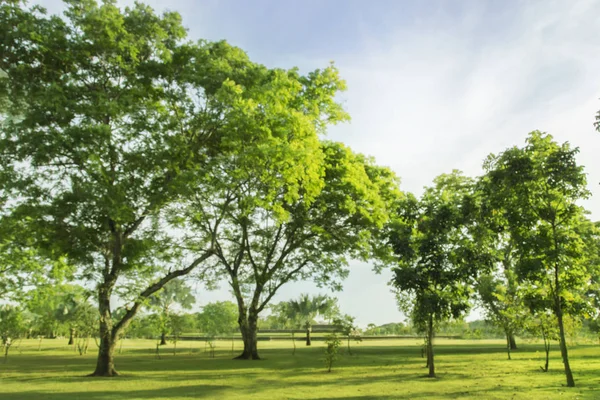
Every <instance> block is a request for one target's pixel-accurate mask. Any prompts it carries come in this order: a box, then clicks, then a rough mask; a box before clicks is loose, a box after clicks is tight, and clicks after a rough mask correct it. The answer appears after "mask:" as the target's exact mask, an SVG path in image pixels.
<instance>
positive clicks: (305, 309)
mask: <svg viewBox="0 0 600 400" xmlns="http://www.w3.org/2000/svg"><path fill="white" fill-rule="evenodd" d="M287 309H288V310H289V314H290V315H289V318H290V320H292V321H299V322H300V324H302V325H303V326H304V328H305V329H306V345H307V346H310V345H311V341H310V333H311V331H312V324H313V321H314V320H315V318H317V317H318V316H321V317H325V318H329V319H331V318H332V317H333V316H334V315H335V314H337V312H338V306H337V299H334V298H331V297H328V296H325V295H317V296H314V297H310V296H309V295H308V294H302V295H300V298H299V299H298V300H290V301H289V307H287Z"/></svg>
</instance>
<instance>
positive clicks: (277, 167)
mask: <svg viewBox="0 0 600 400" xmlns="http://www.w3.org/2000/svg"><path fill="white" fill-rule="evenodd" d="M336 80H337V77H336V75H334V72H333V71H327V70H326V71H323V72H322V73H320V74H319V75H314V76H311V78H310V80H308V81H307V83H306V84H307V85H308V86H309V88H308V89H306V90H305V91H304V92H307V93H312V91H314V92H315V93H314V94H311V96H310V97H309V100H311V99H313V98H319V93H321V94H320V96H321V97H324V98H325V99H329V100H331V98H330V96H332V95H333V93H335V90H333V89H335V88H336V87H337V86H338V84H337V83H336ZM317 82H319V83H318V84H319V85H327V87H329V86H331V87H333V89H331V88H330V89H327V91H326V92H324V93H322V91H321V90H317V89H312V87H313V86H314V85H316V84H317ZM327 82H329V83H327ZM267 100H268V99H267ZM309 100H305V101H303V102H299V101H298V102H297V103H298V104H300V105H301V106H300V110H299V111H298V112H297V113H295V114H294V115H292V116H290V118H292V117H294V118H298V115H296V114H300V115H304V113H305V112H306V111H304V109H305V108H307V104H306V102H307V101H309ZM308 104H311V102H309V103H308ZM320 104H321V102H317V103H315V104H313V105H312V106H311V107H310V108H308V111H310V110H317V111H318V107H319V106H322V105H320ZM269 106H270V107H272V105H270V104H269ZM332 106H333V105H332ZM322 107H324V106H322ZM328 107H329V106H328ZM265 108H266V107H265ZM334 110H337V109H336V108H334ZM317 111H313V112H317ZM320 113H323V114H325V115H320V114H318V113H317V115H308V116H307V117H306V118H303V120H304V121H303V124H300V123H297V124H294V125H291V126H289V127H284V128H280V127H278V126H275V127H274V128H273V129H272V130H271V132H270V134H274V133H278V134H280V135H281V134H282V135H284V136H283V138H281V137H277V138H276V139H277V140H275V139H274V140H273V142H272V146H270V147H267V146H265V147H262V148H259V149H257V150H256V151H255V152H245V153H244V155H243V156H240V157H237V158H236V159H229V160H227V161H226V162H225V161H224V165H223V168H222V169H221V170H220V171H219V174H218V175H217V174H215V176H218V181H219V185H221V188H222V189H221V190H220V191H219V192H208V191H206V190H205V189H203V188H202V187H199V188H198V189H197V191H196V194H195V196H196V200H195V201H193V202H191V203H190V204H189V206H188V208H187V218H186V219H187V220H188V221H190V224H191V225H192V229H194V230H195V231H196V232H198V233H199V234H200V235H201V236H204V235H211V237H213V240H214V244H215V252H216V255H217V259H218V263H219V267H220V270H221V272H222V273H223V275H225V277H226V278H227V280H228V283H229V285H230V286H231V288H232V290H233V293H234V295H235V297H236V300H237V304H238V311H239V318H238V322H239V325H240V330H241V333H242V336H243V340H244V351H243V352H242V354H241V355H240V356H239V358H241V359H258V358H259V355H258V349H257V338H256V332H257V323H258V318H259V313H260V312H262V311H263V310H264V309H265V307H266V306H267V305H268V304H269V302H270V301H271V299H272V298H273V296H275V294H276V293H277V291H278V290H279V289H280V288H281V287H282V286H283V285H285V284H286V283H287V282H291V281H297V280H313V281H316V282H317V283H318V284H319V285H326V286H330V287H333V288H339V287H340V284H339V278H343V277H345V276H346V275H347V273H348V271H347V268H346V267H347V263H348V259H349V258H355V259H366V258H369V257H373V256H375V257H380V256H382V255H383V254H384V251H385V250H387V248H385V247H384V246H381V241H380V239H381V231H380V229H381V228H382V227H383V226H384V224H385V223H386V221H387V219H388V215H389V210H390V208H391V203H392V202H393V201H394V200H395V199H396V198H397V197H398V193H399V190H398V182H397V178H396V177H395V176H394V174H393V173H391V172H390V171H389V170H388V169H386V168H381V167H378V166H376V165H374V164H373V162H372V160H370V159H368V158H366V157H364V156H362V155H358V154H355V153H353V152H352V151H351V150H350V149H348V148H347V147H346V146H344V145H342V144H340V143H332V142H322V143H318V141H316V140H317V139H316V136H315V135H316V133H318V131H319V130H317V129H315V128H313V127H314V126H315V124H317V123H318V122H319V121H322V120H326V119H327V118H329V117H327V115H328V114H330V113H331V111H330V110H329V109H328V108H325V109H324V110H323V111H321V112H320ZM334 120H335V119H334ZM275 122H276V121H273V122H272V123H275ZM275 128H278V129H275ZM317 128H318V125H317ZM307 129H308V131H306V130H307ZM242 143H243V142H242ZM214 186H217V185H214ZM197 214H200V215H209V214H212V215H213V218H212V221H211V222H207V221H205V220H197V219H195V215H197Z"/></svg>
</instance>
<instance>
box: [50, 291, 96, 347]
mask: <svg viewBox="0 0 600 400" xmlns="http://www.w3.org/2000/svg"><path fill="white" fill-rule="evenodd" d="M58 290H59V292H58V293H57V295H58V297H59V300H58V303H57V308H56V310H55V319H56V320H57V322H59V323H60V324H62V325H63V326H65V327H66V328H67V329H68V331H69V342H68V344H69V345H72V344H75V336H76V334H77V333H78V331H77V327H78V326H79V325H82V324H83V325H84V329H85V330H86V332H85V333H87V330H88V327H87V326H85V322H87V321H89V320H94V321H95V322H96V323H97V322H98V313H97V312H96V313H95V315H94V314H92V316H88V315H86V314H87V313H88V312H89V309H90V307H91V306H92V305H91V304H90V303H89V298H90V297H91V296H92V293H91V291H89V290H87V289H85V288H83V287H82V286H79V285H61V286H60V287H58ZM82 319H83V320H82ZM85 333H84V334H85Z"/></svg>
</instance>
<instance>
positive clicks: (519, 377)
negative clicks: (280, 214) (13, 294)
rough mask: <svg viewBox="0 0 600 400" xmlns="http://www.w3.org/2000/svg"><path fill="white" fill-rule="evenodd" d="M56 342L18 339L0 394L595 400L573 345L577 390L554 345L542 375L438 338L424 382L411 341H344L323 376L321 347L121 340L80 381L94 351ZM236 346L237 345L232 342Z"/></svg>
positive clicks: (588, 365) (593, 363) (529, 362)
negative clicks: (111, 367)
mask: <svg viewBox="0 0 600 400" xmlns="http://www.w3.org/2000/svg"><path fill="white" fill-rule="evenodd" d="M63 343H66V341H64V340H63V339H55V340H45V341H44V342H43V343H42V348H41V351H38V342H37V341H34V340H31V341H23V342H22V343H21V344H20V346H19V348H13V351H12V354H11V355H10V356H9V359H8V362H7V363H6V364H0V398H1V399H15V400H16V399H22V400H44V399H48V400H69V399H84V398H85V399H89V400H105V399H106V400H108V399H153V400H159V399H236V400H242V399H330V398H338V399H462V398H480V399H598V398H600V346H598V345H579V346H576V347H572V348H571V359H572V367H573V370H574V371H575V378H576V383H577V387H576V388H574V389H567V388H565V387H564V386H563V384H564V376H563V371H562V365H561V363H560V360H559V352H558V347H557V346H554V347H553V349H552V354H551V355H552V359H551V361H550V368H551V370H550V372H548V373H543V372H541V371H540V369H539V366H540V365H541V364H542V358H543V350H542V347H541V346H540V345H535V344H522V343H521V346H520V349H519V350H517V351H515V352H514V353H513V360H512V361H509V360H507V359H506V354H505V351H504V348H503V343H502V342H501V341H493V340H487V341H486V340H481V341H463V340H460V341H459V340H442V339H440V340H439V341H438V343H437V347H436V350H437V352H436V366H437V371H438V378H437V379H428V378H424V377H423V376H424V374H425V368H424V360H423V359H422V358H421V356H420V348H419V344H420V343H419V342H418V341H417V340H394V341H390V340H381V341H369V342H366V343H362V344H358V345H356V344H354V343H353V344H352V346H353V355H351V356H350V355H347V354H344V355H343V356H342V357H341V358H340V360H339V361H338V363H337V364H336V365H335V366H334V370H333V371H332V372H331V373H327V372H325V370H324V367H323V361H322V358H323V347H322V346H323V343H322V342H315V344H314V346H313V347H311V348H306V347H304V346H298V351H297V352H296V355H295V356H292V355H291V343H289V342H284V341H274V342H261V343H260V348H261V349H262V350H261V355H262V356H263V357H264V359H263V360H260V361H238V360H231V342H225V341H223V342H219V343H218V348H217V352H216V357H215V358H214V359H213V358H209V356H208V354H207V353H205V352H204V343H201V342H179V343H178V347H179V348H178V349H177V350H178V353H177V354H176V355H173V350H172V346H163V347H162V350H161V359H157V358H156V356H155V354H154V350H153V349H154V346H155V342H154V341H150V340H126V341H125V343H124V345H123V351H122V353H121V354H117V360H116V365H117V370H118V371H119V372H120V373H121V376H119V377H116V378H113V379H106V378H87V377H84V375H85V374H86V373H89V372H91V371H92V369H93V366H94V363H95V356H96V354H95V352H96V348H95V345H94V343H93V342H92V343H91V346H90V352H89V354H88V355H85V356H79V355H78V354H77V353H76V352H75V351H74V350H73V348H70V347H67V346H66V345H64V344H63ZM235 345H236V346H237V348H238V349H240V348H241V343H239V342H238V343H235Z"/></svg>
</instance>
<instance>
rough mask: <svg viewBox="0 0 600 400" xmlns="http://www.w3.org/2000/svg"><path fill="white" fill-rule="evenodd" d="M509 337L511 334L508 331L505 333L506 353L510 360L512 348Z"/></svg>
mask: <svg viewBox="0 0 600 400" xmlns="http://www.w3.org/2000/svg"><path fill="white" fill-rule="evenodd" d="M510 338H511V334H510V333H508V332H507V333H506V352H507V354H508V359H509V360H512V358H511V357H510V350H511V349H512V345H511V343H510Z"/></svg>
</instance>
